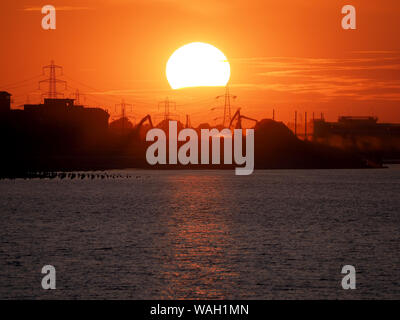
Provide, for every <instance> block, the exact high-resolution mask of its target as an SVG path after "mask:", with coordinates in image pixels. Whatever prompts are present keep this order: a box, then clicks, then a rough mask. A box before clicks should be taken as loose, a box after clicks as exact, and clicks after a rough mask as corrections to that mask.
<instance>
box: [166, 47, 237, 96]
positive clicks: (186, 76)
mask: <svg viewBox="0 0 400 320" xmlns="http://www.w3.org/2000/svg"><path fill="white" fill-rule="evenodd" d="M166 72H167V79H168V82H169V84H170V85H171V87H172V89H181V88H187V87H215V86H225V85H226V84H227V83H228V81H229V77H230V74H231V71H230V65H229V62H228V59H227V58H226V56H225V55H224V54H223V53H222V52H221V51H220V50H219V49H217V48H216V47H214V46H212V45H210V44H207V43H202V42H193V43H189V44H187V45H184V46H183V47H181V48H179V49H178V50H176V51H175V52H174V53H173V54H172V56H171V57H170V58H169V60H168V63H167V70H166Z"/></svg>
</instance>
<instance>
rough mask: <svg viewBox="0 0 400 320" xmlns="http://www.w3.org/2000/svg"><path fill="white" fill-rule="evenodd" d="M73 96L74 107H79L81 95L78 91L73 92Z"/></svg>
mask: <svg viewBox="0 0 400 320" xmlns="http://www.w3.org/2000/svg"><path fill="white" fill-rule="evenodd" d="M74 96H75V104H76V105H80V104H81V96H82V94H81V93H80V92H79V89H76V90H75V93H74ZM83 96H84V95H83Z"/></svg>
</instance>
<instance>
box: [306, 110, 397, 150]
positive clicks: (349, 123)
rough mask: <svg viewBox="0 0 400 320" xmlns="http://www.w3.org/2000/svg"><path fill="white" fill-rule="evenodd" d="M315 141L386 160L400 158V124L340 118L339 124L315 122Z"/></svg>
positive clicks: (364, 118)
mask: <svg viewBox="0 0 400 320" xmlns="http://www.w3.org/2000/svg"><path fill="white" fill-rule="evenodd" d="M313 138H314V141H316V142H320V143H324V144H329V145H332V146H336V147H342V148H345V149H352V150H358V151H361V152H363V153H379V154H380V155H381V156H382V157H384V158H399V157H400V124H395V123H378V118H376V117H339V120H338V122H326V121H325V120H323V119H322V120H321V119H318V120H314V135H313Z"/></svg>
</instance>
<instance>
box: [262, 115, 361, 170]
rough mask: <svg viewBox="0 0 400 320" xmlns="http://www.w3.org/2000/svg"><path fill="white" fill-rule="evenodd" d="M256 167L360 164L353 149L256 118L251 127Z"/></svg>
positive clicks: (359, 159)
mask: <svg viewBox="0 0 400 320" xmlns="http://www.w3.org/2000/svg"><path fill="white" fill-rule="evenodd" d="M254 139H255V150H254V156H255V167H256V168H257V169H320V168H321V169H322V168H364V167H366V163H365V161H363V159H362V158H361V157H359V156H357V155H356V154H354V153H351V152H346V151H343V150H339V149H337V148H333V147H328V146H324V145H321V144H316V143H313V142H310V141H303V140H300V139H298V138H297V137H296V136H295V135H294V133H293V132H292V131H291V130H290V129H289V128H288V127H287V126H285V125H284V124H283V123H282V122H277V121H274V120H271V119H263V120H261V121H259V122H258V123H257V124H256V126H255V128H254Z"/></svg>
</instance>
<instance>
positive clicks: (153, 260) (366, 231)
mask: <svg viewBox="0 0 400 320" xmlns="http://www.w3.org/2000/svg"><path fill="white" fill-rule="evenodd" d="M114 173H115V172H114ZM117 174H118V175H119V174H120V175H121V177H116V178H108V179H79V180H78V179H73V180H71V179H58V178H56V179H32V180H21V179H17V180H0V205H1V207H0V211H1V229H0V243H1V245H0V298H2V299H5V298H6V299H9V298H40V299H43V298H52V299H53V298H55V299H60V298H61V299H63V298H88V299H104V298H105V299H117V298H124V299H189V298H190V299H220V298H225V299H278V298H279V299H303V298H311V299H319V298H330V299H347V298H364V299H371V298H372V299H375V298H386V299H394V298H396V299H399V298H400V268H399V267H400V255H399V252H400V241H399V234H400V233H399V231H400V167H398V166H397V167H396V166H393V167H391V168H390V169H385V170H309V171H305V170H304V171H303V170H291V171H289V170H288V171H285V170H276V171H256V172H255V173H254V174H253V175H251V176H246V177H243V176H242V177H239V176H235V175H234V172H232V171H150V170H149V171H144V170H126V171H121V172H117ZM127 175H128V177H127ZM47 264H51V265H54V266H55V267H56V270H57V289H56V290H50V291H45V290H43V289H41V279H42V274H41V268H42V266H44V265H47ZM346 264H351V265H354V266H355V267H356V270H357V289H356V290H346V291H345V290H343V289H341V279H342V275H341V273H340V271H341V268H342V266H343V265H346Z"/></svg>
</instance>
